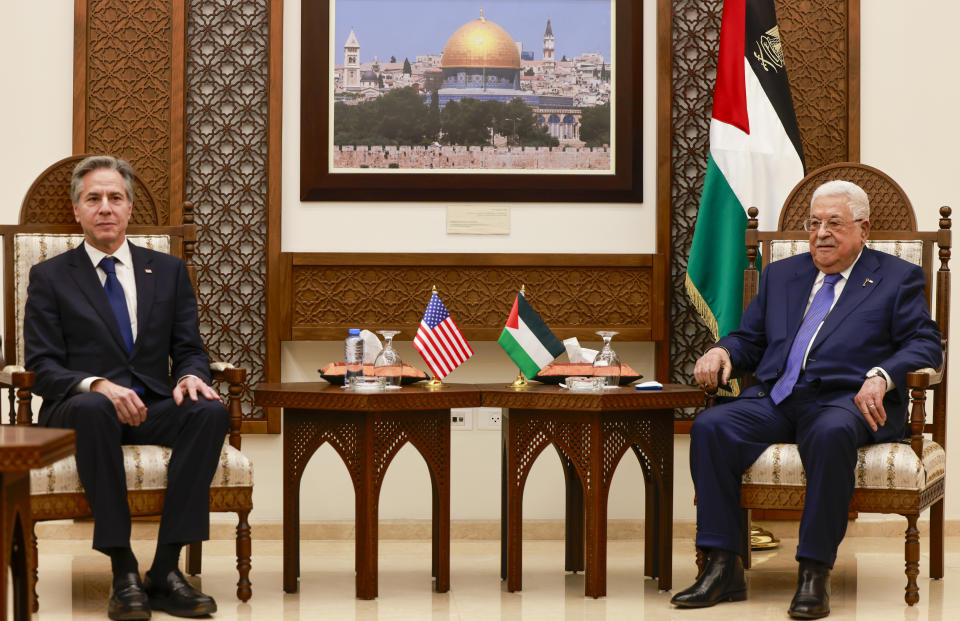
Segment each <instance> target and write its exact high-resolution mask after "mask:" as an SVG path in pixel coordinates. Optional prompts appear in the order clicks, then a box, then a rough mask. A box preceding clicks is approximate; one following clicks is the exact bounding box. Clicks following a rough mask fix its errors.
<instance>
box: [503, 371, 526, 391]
mask: <svg viewBox="0 0 960 621" xmlns="http://www.w3.org/2000/svg"><path fill="white" fill-rule="evenodd" d="M529 385H530V384H528V383H527V378H525V377H524V376H523V372H522V371H521V372H518V373H517V379H515V380H513V383H512V384H508V385H507V388H514V389H517V390H521V389H523V388H526V387H527V386H529Z"/></svg>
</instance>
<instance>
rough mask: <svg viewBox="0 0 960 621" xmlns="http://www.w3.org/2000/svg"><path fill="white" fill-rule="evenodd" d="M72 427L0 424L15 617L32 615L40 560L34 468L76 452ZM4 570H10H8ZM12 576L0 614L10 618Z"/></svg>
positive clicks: (5, 545) (0, 503)
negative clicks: (35, 550)
mask: <svg viewBox="0 0 960 621" xmlns="http://www.w3.org/2000/svg"><path fill="white" fill-rule="evenodd" d="M74 450H75V444H74V439H73V430H70V429H48V428H46V427H30V426H27V425H0V487H2V490H3V492H2V497H0V534H2V537H3V542H2V544H0V547H2V549H3V558H2V559H0V567H2V568H4V570H6V568H7V567H10V569H11V573H12V574H13V581H12V582H13V617H14V618H15V619H17V620H18V621H26V619H29V618H30V609H31V605H30V593H32V592H33V589H32V588H31V587H32V584H31V581H32V579H33V572H34V569H35V568H36V559H35V558H33V555H32V554H29V553H27V542H28V541H30V539H29V537H32V536H33V518H32V517H31V514H30V470H31V469H33V468H42V467H43V466H46V465H47V464H52V463H53V462H55V461H57V460H59V459H63V458H64V457H68V456H70V455H73V453H74ZM4 573H5V571H4ZM9 595H10V594H9V593H7V581H6V580H5V579H3V580H0V619H6V618H7V599H8V597H9Z"/></svg>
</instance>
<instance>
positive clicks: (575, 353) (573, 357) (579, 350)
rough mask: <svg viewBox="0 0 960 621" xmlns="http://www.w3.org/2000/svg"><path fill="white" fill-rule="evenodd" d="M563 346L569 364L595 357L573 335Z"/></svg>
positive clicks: (593, 353)
mask: <svg viewBox="0 0 960 621" xmlns="http://www.w3.org/2000/svg"><path fill="white" fill-rule="evenodd" d="M360 334H363V333H362V332H361V333H360ZM563 346H564V347H566V348H567V359H568V360H569V361H570V363H571V364H593V359H594V358H596V357H597V350H596V349H587V348H585V347H580V341H578V340H577V337H575V336H573V337H570V338H568V339H566V340H565V341H563Z"/></svg>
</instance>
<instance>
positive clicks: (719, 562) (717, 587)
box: [670, 548, 747, 608]
mask: <svg viewBox="0 0 960 621" xmlns="http://www.w3.org/2000/svg"><path fill="white" fill-rule="evenodd" d="M745 599H747V583H746V582H745V581H744V579H743V561H742V560H741V559H740V555H739V554H734V553H733V552H730V551H728V550H721V549H719V548H714V549H713V550H712V551H711V552H710V560H709V561H708V562H707V566H706V568H704V570H703V573H702V574H700V577H699V578H697V581H696V582H694V583H693V586H692V587H690V588H689V589H686V590H684V591H680V592H679V593H677V594H676V595H674V596H673V599H671V600H670V603H671V604H673V605H674V606H677V607H678V608H706V607H707V606H713V605H714V604H719V603H720V602H739V601H743V600H745Z"/></svg>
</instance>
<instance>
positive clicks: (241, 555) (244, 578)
mask: <svg viewBox="0 0 960 621" xmlns="http://www.w3.org/2000/svg"><path fill="white" fill-rule="evenodd" d="M249 515H250V511H249V510H246V511H237V520H238V521H237V572H239V574H240V579H239V580H238V581H237V599H239V600H240V601H241V602H245V601H247V600H249V599H250V596H251V595H253V591H252V590H251V588H250V554H251V552H250V524H249V523H247V518H248V517H249Z"/></svg>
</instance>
